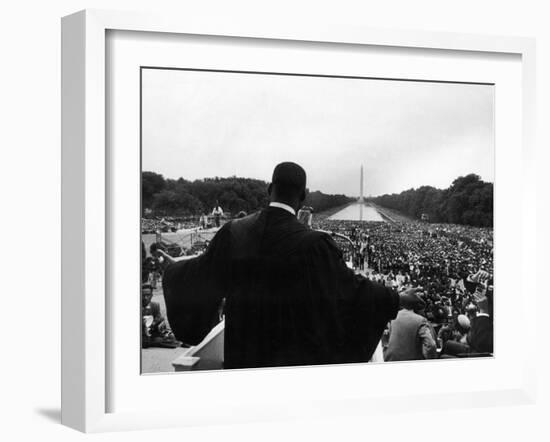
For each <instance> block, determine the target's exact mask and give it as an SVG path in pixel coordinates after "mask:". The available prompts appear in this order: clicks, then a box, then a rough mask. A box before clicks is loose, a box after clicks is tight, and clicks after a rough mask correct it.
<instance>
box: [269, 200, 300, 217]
mask: <svg viewBox="0 0 550 442" xmlns="http://www.w3.org/2000/svg"><path fill="white" fill-rule="evenodd" d="M269 207H278V208H279V209H283V210H286V211H287V212H290V213H292V214H293V215H294V216H296V211H295V210H294V209H293V208H292V207H290V206H289V205H288V204H285V203H278V202H276V201H273V202H271V203H269Z"/></svg>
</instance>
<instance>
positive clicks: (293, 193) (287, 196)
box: [269, 162, 306, 203]
mask: <svg viewBox="0 0 550 442" xmlns="http://www.w3.org/2000/svg"><path fill="white" fill-rule="evenodd" d="M269 192H270V194H271V196H272V198H273V197H275V198H277V199H279V200H281V202H286V203H292V202H294V201H298V202H301V201H303V200H304V199H305V197H306V171H305V170H304V169H303V168H302V167H301V166H299V165H298V164H296V163H291V162H284V163H280V164H277V166H275V169H274V170H273V177H272V178H271V184H270V186H269Z"/></svg>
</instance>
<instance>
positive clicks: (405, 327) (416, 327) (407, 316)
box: [384, 291, 437, 361]
mask: <svg viewBox="0 0 550 442" xmlns="http://www.w3.org/2000/svg"><path fill="white" fill-rule="evenodd" d="M400 300H401V307H402V309H401V310H399V313H398V314H397V318H395V319H394V320H393V321H392V322H391V324H390V331H389V341H388V346H387V347H386V351H385V352H384V360H385V361H412V360H418V359H433V358H435V357H436V355H437V352H436V343H435V337H434V333H433V330H432V328H431V326H430V324H429V323H428V320H427V319H426V318H424V317H423V316H421V315H419V314H417V313H415V311H421V310H423V309H424V307H425V305H426V304H425V302H424V301H423V300H422V298H420V296H418V294H417V293H414V292H412V291H409V292H406V293H404V294H403V295H401V297H400Z"/></svg>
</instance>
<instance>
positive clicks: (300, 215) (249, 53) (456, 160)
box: [62, 11, 536, 432]
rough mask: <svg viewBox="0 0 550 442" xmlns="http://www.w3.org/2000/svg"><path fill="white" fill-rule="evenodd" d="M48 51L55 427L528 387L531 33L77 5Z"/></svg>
mask: <svg viewBox="0 0 550 442" xmlns="http://www.w3.org/2000/svg"><path fill="white" fill-rule="evenodd" d="M62 53H63V61H62V73H63V84H62V105H63V106H62V108H63V109H62V121H63V128H62V141H63V147H62V152H63V158H62V173H63V186H62V206H63V207H62V212H63V213H62V217H63V232H62V255H63V257H62V260H63V262H62V269H63V274H62V289H63V293H62V308H63V311H62V321H63V323H62V351H63V361H62V369H63V375H62V421H63V423H64V424H66V425H68V426H71V427H73V428H76V429H79V430H81V431H86V432H91V431H109V430H119V429H138V428H154V427H166V426H182V425H198V424H208V423H220V422H222V423H223V422H252V421H258V420H272V419H285V418H296V417H311V416H328V415H338V414H368V413H370V412H373V411H377V412H379V411H380V410H382V411H387V412H398V411H403V410H407V409H410V407H411V406H414V408H415V409H417V410H418V409H441V408H449V407H457V408H459V407H469V406H471V404H472V403H476V404H477V405H482V406H489V405H498V404H501V403H529V402H531V401H532V400H533V397H534V390H535V378H534V367H533V363H532V359H531V358H530V357H529V355H531V354H533V353H534V339H533V337H534V333H535V324H534V323H533V319H532V318H531V317H530V316H529V315H528V312H529V311H530V310H532V308H533V306H534V305H535V304H536V290H535V288H534V280H533V279H532V278H529V277H528V274H527V273H526V272H525V271H524V269H526V268H527V263H528V260H533V256H535V254H534V253H530V251H532V250H533V249H534V247H535V238H534V235H535V233H534V230H535V229H534V227H533V225H534V214H533V211H534V203H533V201H531V199H532V198H533V197H532V196H531V192H529V189H530V188H531V187H532V186H534V178H533V176H531V175H530V174H529V173H528V171H529V170H530V167H531V164H532V160H533V136H534V135H533V127H532V125H533V121H534V94H535V89H534V88H535V81H534V41H533V40H531V39H524V38H516V37H514V38H511V37H492V36H477V35H457V34H445V33H438V34H432V33H425V32H413V31H408V32H403V31H394V32H390V31H380V30H371V29H354V28H345V27H339V26H329V25H326V24H325V25H324V26H319V27H317V26H313V25H309V24H308V25H307V26H304V27H302V28H292V27H289V26H284V25H280V24H279V25H274V24H270V23H259V22H257V23H255V24H253V25H252V24H250V23H245V22H244V21H243V22H241V23H235V22H234V23H226V24H223V25H219V24H215V25H214V24H212V23H209V22H202V21H201V20H192V19H191V18H190V17H189V18H186V19H184V20H181V19H180V18H178V19H177V20H176V19H174V18H171V17H154V16H151V15H147V16H145V15H141V14H131V13H114V12H108V11H83V12H79V13H76V14H74V15H71V16H68V17H65V18H64V19H63V22H62ZM518 182H521V186H519V185H518ZM511 323H514V324H521V327H522V330H524V333H522V334H521V336H520V335H518V334H517V333H516V330H517V327H510V324H511ZM530 361H531V362H530ZM411 379H414V380H415V381H414V382H411Z"/></svg>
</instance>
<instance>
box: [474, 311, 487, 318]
mask: <svg viewBox="0 0 550 442" xmlns="http://www.w3.org/2000/svg"><path fill="white" fill-rule="evenodd" d="M476 316H477V317H478V318H479V317H480V316H487V317H488V318H490V316H489V314H488V313H481V312H479V313H478V314H477V315H476Z"/></svg>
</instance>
